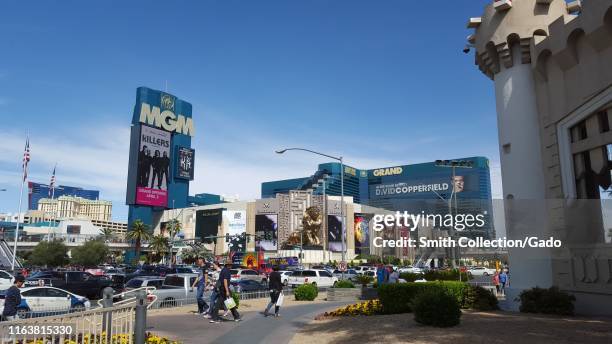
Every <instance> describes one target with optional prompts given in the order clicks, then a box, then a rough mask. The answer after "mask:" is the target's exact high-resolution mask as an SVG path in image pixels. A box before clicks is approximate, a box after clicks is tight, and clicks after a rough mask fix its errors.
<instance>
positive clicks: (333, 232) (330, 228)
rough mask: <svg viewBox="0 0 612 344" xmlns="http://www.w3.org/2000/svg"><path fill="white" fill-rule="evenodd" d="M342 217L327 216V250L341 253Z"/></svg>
mask: <svg viewBox="0 0 612 344" xmlns="http://www.w3.org/2000/svg"><path fill="white" fill-rule="evenodd" d="M341 235H342V217H340V216H337V215H327V249H328V250H330V251H332V252H342V236H341Z"/></svg>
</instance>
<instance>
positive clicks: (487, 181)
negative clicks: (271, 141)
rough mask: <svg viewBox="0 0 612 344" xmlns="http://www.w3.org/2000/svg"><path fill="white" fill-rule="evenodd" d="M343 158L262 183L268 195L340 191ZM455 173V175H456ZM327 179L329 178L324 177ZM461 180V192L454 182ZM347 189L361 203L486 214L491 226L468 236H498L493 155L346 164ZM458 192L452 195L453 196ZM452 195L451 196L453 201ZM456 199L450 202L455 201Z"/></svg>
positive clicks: (395, 208)
mask: <svg viewBox="0 0 612 344" xmlns="http://www.w3.org/2000/svg"><path fill="white" fill-rule="evenodd" d="M340 176H341V174H340V164H339V163H326V164H320V165H319V168H318V169H317V171H315V173H314V174H313V175H312V176H310V177H305V178H296V179H288V180H279V181H271V182H265V183H262V186H261V196H262V198H272V197H275V195H276V194H277V193H287V192H288V191H289V190H308V189H311V190H312V191H313V193H314V194H323V193H324V192H325V193H326V194H327V195H334V196H339V195H340ZM453 176H454V180H453ZM323 180H324V181H325V182H324V183H323V182H322V181H323ZM454 185H455V190H457V191H456V192H455V193H453V192H452V191H453V188H454V187H453V186H454ZM344 195H345V196H352V197H353V199H354V202H355V203H360V204H366V205H371V206H374V207H379V208H384V209H388V210H392V211H408V212H409V213H416V214H418V213H421V212H424V213H426V214H441V215H446V214H473V215H478V214H481V215H482V216H483V217H484V219H485V226H483V227H482V228H478V229H477V230H473V231H472V232H470V233H465V235H466V236H482V237H487V238H492V237H494V236H495V231H494V227H493V212H492V200H491V198H492V195H491V177H490V171H489V160H488V159H487V158H485V157H468V158H461V159H454V160H444V161H442V160H439V161H435V162H427V163H421V164H413V165H402V166H393V167H385V168H377V169H370V170H366V169H357V168H354V167H351V166H345V170H344ZM451 196H452V200H451ZM449 200H450V201H449ZM449 204H450V206H449Z"/></svg>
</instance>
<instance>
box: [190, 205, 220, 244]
mask: <svg viewBox="0 0 612 344" xmlns="http://www.w3.org/2000/svg"><path fill="white" fill-rule="evenodd" d="M221 212H222V210H221V209H212V210H198V211H196V226H195V227H196V228H195V236H196V237H198V238H200V240H201V241H202V242H205V243H212V242H213V241H214V239H205V238H207V237H214V236H217V235H218V233H219V227H221V215H222V214H221Z"/></svg>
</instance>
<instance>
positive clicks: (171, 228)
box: [166, 219, 181, 262]
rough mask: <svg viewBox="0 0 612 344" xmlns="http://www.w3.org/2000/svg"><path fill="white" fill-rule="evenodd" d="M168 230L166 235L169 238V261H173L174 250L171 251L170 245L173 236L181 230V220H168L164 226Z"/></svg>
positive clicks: (171, 244)
mask: <svg viewBox="0 0 612 344" xmlns="http://www.w3.org/2000/svg"><path fill="white" fill-rule="evenodd" d="M166 228H167V230H168V237H169V238H170V261H171V262H172V261H174V259H173V258H174V252H172V246H174V245H173V243H174V238H175V237H176V236H177V234H178V233H179V232H180V231H181V222H180V221H179V220H177V219H172V220H170V222H169V223H168V226H167V227H166Z"/></svg>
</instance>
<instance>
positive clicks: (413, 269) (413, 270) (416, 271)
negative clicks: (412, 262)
mask: <svg viewBox="0 0 612 344" xmlns="http://www.w3.org/2000/svg"><path fill="white" fill-rule="evenodd" d="M398 272H399V273H400V274H402V273H406V272H408V273H412V274H422V273H423V269H421V268H417V267H414V266H407V267H405V268H400V269H399V270H398Z"/></svg>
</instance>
